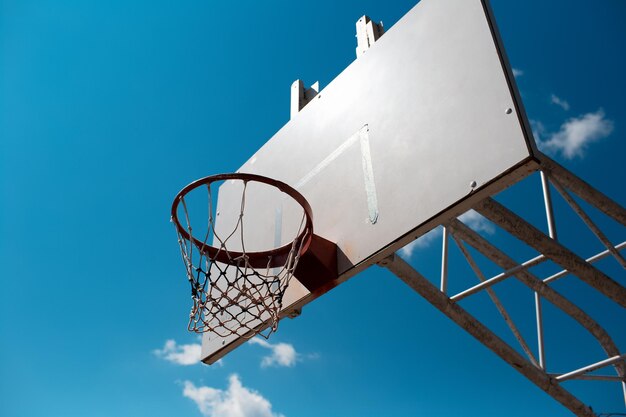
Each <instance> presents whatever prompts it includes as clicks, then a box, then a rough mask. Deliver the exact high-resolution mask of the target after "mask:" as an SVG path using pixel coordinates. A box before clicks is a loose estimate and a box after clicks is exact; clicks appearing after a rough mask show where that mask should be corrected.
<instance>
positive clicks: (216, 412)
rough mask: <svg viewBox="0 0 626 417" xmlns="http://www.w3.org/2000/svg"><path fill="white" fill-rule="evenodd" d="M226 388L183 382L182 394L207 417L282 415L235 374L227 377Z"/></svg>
mask: <svg viewBox="0 0 626 417" xmlns="http://www.w3.org/2000/svg"><path fill="white" fill-rule="evenodd" d="M228 381H229V383H228V388H227V389H226V390H222V389H218V388H212V387H206V386H195V385H194V384H193V383H192V382H191V381H185V382H184V388H183V396H185V397H187V398H189V399H191V400H193V402H195V403H196V405H197V406H198V409H199V410H200V412H201V413H202V415H204V416H207V417H284V416H283V415H282V414H277V413H274V412H273V411H272V404H271V403H270V402H269V401H268V400H267V399H266V398H265V397H263V396H262V395H261V394H260V393H258V392H257V391H255V390H252V389H250V388H246V387H244V386H243V385H242V384H241V381H240V380H239V376H237V375H236V374H233V375H231V376H230V377H229V378H228Z"/></svg>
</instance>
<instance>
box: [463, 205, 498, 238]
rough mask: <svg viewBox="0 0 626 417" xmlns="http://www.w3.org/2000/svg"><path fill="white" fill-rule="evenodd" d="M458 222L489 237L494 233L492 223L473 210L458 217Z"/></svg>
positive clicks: (494, 228) (494, 229)
mask: <svg viewBox="0 0 626 417" xmlns="http://www.w3.org/2000/svg"><path fill="white" fill-rule="evenodd" d="M459 220H460V221H461V222H463V223H465V224H466V225H467V226H468V227H469V228H470V229H473V230H474V231H476V232H485V233H487V234H490V235H491V234H494V233H495V232H496V227H495V226H494V225H493V223H491V222H490V221H489V220H487V219H485V218H484V217H483V216H481V215H480V214H478V212H476V211H474V210H469V211H466V212H465V213H463V214H462V215H460V216H459Z"/></svg>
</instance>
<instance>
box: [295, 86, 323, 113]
mask: <svg viewBox="0 0 626 417" xmlns="http://www.w3.org/2000/svg"><path fill="white" fill-rule="evenodd" d="M319 90H320V82H319V81H316V82H315V83H313V85H312V86H311V87H310V88H305V86H304V82H302V80H295V81H294V82H293V84H291V119H293V118H294V117H295V115H296V114H298V113H299V112H300V110H302V109H303V108H304V106H306V105H307V104H309V102H310V101H311V100H312V99H313V98H315V96H317V94H318V93H319Z"/></svg>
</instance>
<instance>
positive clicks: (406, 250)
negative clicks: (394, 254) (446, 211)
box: [398, 227, 443, 259]
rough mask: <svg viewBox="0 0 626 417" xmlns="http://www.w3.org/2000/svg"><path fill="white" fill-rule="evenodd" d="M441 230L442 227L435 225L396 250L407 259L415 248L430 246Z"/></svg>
mask: <svg viewBox="0 0 626 417" xmlns="http://www.w3.org/2000/svg"><path fill="white" fill-rule="evenodd" d="M442 230H443V229H442V228H441V227H436V228H434V229H432V230H431V231H429V232H427V233H425V234H423V235H422V236H420V237H418V238H417V239H415V240H414V241H413V242H411V243H409V244H408V245H406V246H404V247H403V248H402V249H400V250H399V251H398V254H399V255H400V256H401V257H403V258H405V259H409V258H410V257H411V256H412V255H413V252H415V250H416V249H423V248H426V247H428V246H430V245H431V244H432V243H433V242H434V241H435V240H437V238H439V236H441V234H442Z"/></svg>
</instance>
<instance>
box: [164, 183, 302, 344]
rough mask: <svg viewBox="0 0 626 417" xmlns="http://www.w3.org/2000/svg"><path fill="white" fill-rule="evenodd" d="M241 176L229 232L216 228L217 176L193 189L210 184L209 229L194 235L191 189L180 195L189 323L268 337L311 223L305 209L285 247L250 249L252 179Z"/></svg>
mask: <svg viewBox="0 0 626 417" xmlns="http://www.w3.org/2000/svg"><path fill="white" fill-rule="evenodd" d="M241 181H242V182H243V187H242V193H241V206H240V212H239V215H238V218H237V221H236V222H235V225H234V228H233V230H229V231H228V232H226V233H224V231H221V234H218V232H216V227H215V217H216V216H214V211H213V208H214V207H213V199H212V197H213V196H212V194H213V193H212V190H211V185H212V184H213V183H212V182H209V183H208V184H206V185H205V186H203V187H198V188H194V189H193V190H194V191H196V194H197V193H198V192H199V190H202V189H205V190H206V193H204V195H205V196H206V197H205V198H206V202H205V204H206V206H205V207H208V210H207V211H208V213H207V214H206V217H207V219H206V223H205V224H206V227H204V226H203V227H202V229H206V230H201V232H200V233H196V234H195V235H194V231H193V228H192V226H191V221H190V214H189V211H190V210H189V208H188V203H187V201H186V200H185V199H186V198H189V196H188V194H184V195H180V196H179V197H178V199H179V202H180V204H179V205H178V206H177V209H178V211H180V214H181V215H182V216H180V217H179V219H182V221H178V220H177V221H176V226H177V227H176V231H177V234H178V243H179V245H180V249H181V254H182V258H183V262H184V264H185V268H186V272H187V279H188V280H189V283H190V285H191V298H192V302H193V304H192V307H191V312H190V315H189V324H188V329H189V331H192V332H196V333H204V332H213V333H215V334H216V335H218V336H220V337H223V338H226V337H228V336H231V335H238V336H242V337H253V336H254V335H256V334H260V335H262V336H264V337H266V338H267V337H269V335H270V334H271V333H272V332H274V331H276V329H277V327H278V321H279V313H280V311H281V309H282V301H283V296H284V294H285V291H286V290H287V288H288V286H289V282H290V280H291V277H292V276H293V273H294V270H295V268H296V266H297V264H298V260H299V257H300V254H301V250H302V247H303V244H304V243H305V240H306V239H305V236H306V234H305V233H302V232H303V228H305V227H306V213H303V215H302V219H301V221H300V225H299V227H298V230H297V233H296V234H295V236H294V239H293V241H292V243H291V244H290V245H289V246H288V247H284V248H285V250H282V251H275V250H274V251H267V252H246V249H245V248H246V245H245V239H244V224H245V220H246V218H245V216H244V211H245V207H246V190H247V185H248V181H247V180H241ZM189 191H191V190H189ZM196 201H197V199H196V198H195V197H194V202H196ZM175 204H176V203H175ZM248 226H252V227H254V225H248ZM209 241H212V245H211V244H210V243H209ZM229 247H230V248H231V249H230V250H229ZM232 248H234V249H232Z"/></svg>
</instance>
